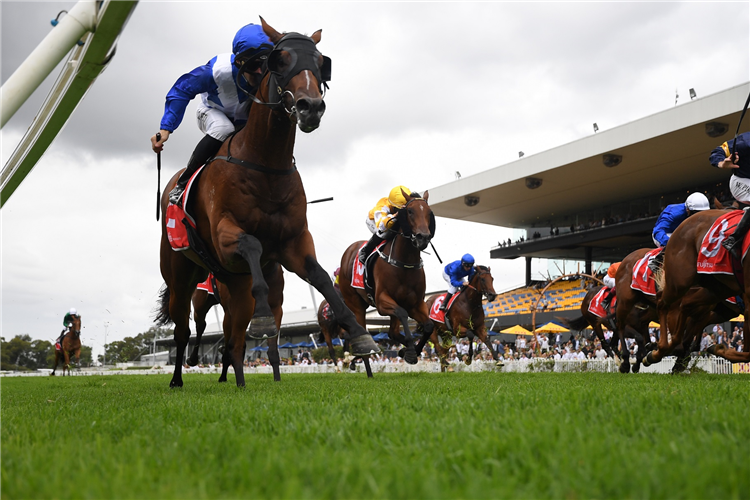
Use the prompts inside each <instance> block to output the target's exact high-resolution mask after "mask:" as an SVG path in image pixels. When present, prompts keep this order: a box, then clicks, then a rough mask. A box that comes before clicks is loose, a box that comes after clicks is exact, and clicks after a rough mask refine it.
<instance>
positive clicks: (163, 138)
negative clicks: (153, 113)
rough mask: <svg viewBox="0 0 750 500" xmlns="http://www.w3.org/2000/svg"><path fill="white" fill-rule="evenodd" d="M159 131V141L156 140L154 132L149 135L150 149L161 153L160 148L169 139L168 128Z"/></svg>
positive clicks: (162, 147)
mask: <svg viewBox="0 0 750 500" xmlns="http://www.w3.org/2000/svg"><path fill="white" fill-rule="evenodd" d="M159 133H160V134H161V140H160V141H157V140H156V134H154V135H152V136H151V149H153V150H154V153H161V150H162V149H164V143H165V142H167V139H169V130H160V131H159Z"/></svg>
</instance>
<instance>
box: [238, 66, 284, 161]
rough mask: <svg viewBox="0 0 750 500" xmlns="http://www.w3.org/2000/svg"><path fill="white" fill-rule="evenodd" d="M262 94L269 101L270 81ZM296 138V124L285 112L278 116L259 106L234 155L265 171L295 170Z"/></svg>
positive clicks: (239, 137)
mask: <svg viewBox="0 0 750 500" xmlns="http://www.w3.org/2000/svg"><path fill="white" fill-rule="evenodd" d="M258 94H259V96H258V97H259V98H260V100H262V101H265V102H267V101H268V83H267V80H265V81H264V82H263V84H262V88H261V90H259V91H258ZM264 94H265V95H264ZM295 138H296V127H295V124H294V123H292V121H291V120H290V119H289V117H288V116H286V114H285V113H284V112H282V111H275V112H274V111H272V110H271V108H269V107H267V106H264V105H262V104H257V103H255V104H253V105H252V106H251V107H250V114H249V115H248V118H247V124H246V125H245V127H244V128H243V129H242V130H241V131H240V132H238V133H237V135H236V137H235V138H234V141H233V142H232V152H231V153H232V156H235V157H237V158H240V159H242V160H245V161H251V162H254V163H258V164H260V165H263V166H264V167H268V168H277V169H279V170H286V169H288V168H290V167H291V166H292V157H293V155H294V141H295Z"/></svg>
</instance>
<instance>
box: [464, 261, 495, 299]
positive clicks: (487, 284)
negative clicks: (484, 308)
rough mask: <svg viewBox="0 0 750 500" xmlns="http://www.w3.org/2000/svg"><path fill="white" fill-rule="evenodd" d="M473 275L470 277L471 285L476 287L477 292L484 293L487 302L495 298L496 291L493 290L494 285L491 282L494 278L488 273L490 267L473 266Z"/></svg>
mask: <svg viewBox="0 0 750 500" xmlns="http://www.w3.org/2000/svg"><path fill="white" fill-rule="evenodd" d="M474 271H475V274H474V277H473V278H472V279H471V283H470V284H471V286H473V287H474V288H476V289H477V291H478V292H479V293H481V294H482V295H485V296H486V297H487V300H488V301H489V302H492V301H493V300H495V297H497V293H496V292H495V286H494V285H493V284H492V283H493V281H495V279H494V278H493V277H492V274H491V273H490V268H489V267H487V266H480V265H478V264H477V265H476V266H474Z"/></svg>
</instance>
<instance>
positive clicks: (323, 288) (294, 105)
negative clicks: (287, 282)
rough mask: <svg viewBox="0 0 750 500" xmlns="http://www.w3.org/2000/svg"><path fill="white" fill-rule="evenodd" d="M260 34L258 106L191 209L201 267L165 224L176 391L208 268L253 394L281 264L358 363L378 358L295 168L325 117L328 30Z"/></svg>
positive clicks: (163, 308) (238, 366)
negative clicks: (311, 222) (250, 371)
mask: <svg viewBox="0 0 750 500" xmlns="http://www.w3.org/2000/svg"><path fill="white" fill-rule="evenodd" d="M261 25H262V27H263V31H264V32H265V33H266V35H268V38H269V39H270V40H271V41H272V42H273V44H274V49H273V51H272V52H271V53H270V54H269V56H268V63H267V72H266V73H265V74H264V76H263V78H262V81H261V84H260V85H259V87H258V90H257V93H256V95H255V96H253V97H252V99H253V101H254V102H255V103H254V104H253V105H252V106H251V107H250V111H249V114H248V120H247V124H246V125H245V127H244V128H242V129H241V130H240V131H239V132H237V133H236V134H235V135H234V136H232V137H230V139H229V140H228V141H227V142H225V143H224V144H223V145H222V147H221V149H220V150H219V153H218V155H217V156H216V157H215V158H214V159H213V161H212V162H210V163H209V164H208V167H207V168H205V169H204V171H203V172H202V178H201V179H200V181H199V183H198V185H197V188H193V189H194V193H192V194H191V196H190V198H191V199H190V201H189V203H188V204H187V206H186V207H185V208H186V210H187V211H188V212H190V213H191V214H192V215H193V218H194V219H195V223H196V229H195V232H196V234H195V239H196V240H197V241H200V242H202V243H203V245H205V248H204V249H203V250H199V251H201V253H202V254H203V258H201V257H200V256H199V255H198V253H197V251H196V248H194V247H193V246H192V245H191V249H188V250H186V251H183V252H175V251H173V250H172V248H171V247H170V244H169V241H168V238H167V229H166V220H167V217H163V218H162V221H163V222H162V238H161V253H160V257H161V258H160V267H161V273H162V276H163V278H164V281H165V285H166V286H165V287H163V288H162V292H161V296H160V309H159V312H158V314H157V316H156V321H157V323H158V324H161V325H165V324H168V323H170V322H174V324H175V328H174V339H175V343H176V344H177V355H176V362H175V371H174V374H173V376H172V380H171V381H170V384H169V385H170V387H182V385H183V381H182V363H183V360H184V355H185V348H186V347H187V344H188V340H189V338H190V325H189V316H190V298H191V295H192V293H193V291H194V290H195V287H196V285H197V284H198V283H200V282H201V281H203V280H205V279H206V276H207V275H208V268H209V267H210V268H211V270H212V272H214V274H215V275H216V277H217V279H219V281H221V282H222V283H224V284H225V285H226V287H227V289H228V291H229V298H228V307H229V309H230V311H231V317H230V318H229V319H228V320H227V319H226V318H225V325H224V326H225V335H227V334H228V335H229V337H230V339H231V342H230V345H228V346H227V347H228V348H230V351H231V353H230V357H231V364H232V366H233V368H234V371H235V375H236V382H237V385H238V386H243V387H244V385H245V378H244V373H243V371H242V368H243V361H244V351H245V332H246V330H247V327H248V324H250V330H249V332H248V333H249V335H250V337H252V338H258V339H262V338H275V337H276V336H277V335H278V328H279V324H278V323H279V321H278V315H274V312H273V309H272V306H271V304H269V295H271V296H274V295H275V296H280V295H281V294H282V293H283V289H281V290H279V289H278V287H279V283H276V282H274V281H273V280H270V279H271V278H272V277H273V276H274V275H275V273H277V272H278V265H279V264H281V265H282V266H283V267H284V268H286V269H287V270H289V271H291V272H293V273H295V274H297V275H298V276H299V277H300V278H302V279H303V280H305V281H308V282H309V283H311V284H312V285H313V286H314V287H315V288H316V289H317V290H318V291H319V292H320V293H321V294H322V295H323V297H325V298H326V300H328V302H329V303H330V304H331V307H332V308H333V309H334V313H335V314H336V317H337V318H338V319H339V322H340V323H341V324H342V326H343V327H344V328H345V329H346V330H347V331H348V332H349V335H350V338H351V344H352V351H353V353H354V354H357V355H359V356H369V355H371V354H375V353H377V352H379V348H378V347H377V344H375V342H374V341H373V340H372V337H370V336H369V335H368V334H367V331H366V330H365V329H364V328H363V327H361V326H360V325H359V324H357V321H356V319H355V317H354V315H353V314H352V312H351V311H350V310H349V309H347V307H346V306H345V305H344V302H343V301H342V300H341V299H340V298H339V297H338V296H337V294H336V292H335V291H334V288H333V284H332V283H331V280H330V279H329V278H328V275H327V273H326V272H325V270H324V269H323V268H322V267H321V266H320V264H319V263H318V261H317V258H316V255H315V244H314V242H313V238H312V235H311V234H310V231H309V230H308V227H307V216H306V213H307V199H306V197H305V190H304V187H303V185H302V180H301V178H300V175H299V173H298V172H297V168H296V166H295V163H294V157H293V153H294V142H295V134H296V128H297V127H299V129H300V130H301V131H303V132H305V133H309V132H312V131H313V130H315V129H317V128H318V127H319V125H320V120H321V118H322V116H323V113H324V112H325V103H324V101H323V98H322V89H323V85H324V84H325V82H326V80H325V78H328V74H327V73H328V72H329V71H330V66H329V65H328V63H327V61H328V60H327V59H326V58H324V57H323V56H322V54H321V53H320V52H318V50H317V48H316V45H317V44H318V42H320V39H321V31H320V30H318V31H316V32H315V33H313V34H312V35H311V36H309V37H308V36H305V35H301V34H298V33H286V34H283V35H282V34H281V33H279V32H277V31H276V30H275V29H274V28H272V27H271V26H269V25H268V24H267V23H266V21H265V20H264V19H263V18H261ZM178 175H179V172H178V174H175V176H174V177H172V179H171V180H170V182H169V184H168V186H167V188H166V189H165V190H164V196H162V199H161V209H162V212H163V213H166V210H167V204H168V195H167V193H168V192H169V191H170V190H171V188H172V187H173V186H174V184H175V183H176V180H177V178H178ZM178 223H179V221H178ZM188 231H189V230H188ZM269 280H270V281H269ZM280 286H282V287H283V282H282V283H281V285H280ZM251 300H254V301H255V307H254V308H253V309H251V308H249V307H247V304H249V303H250V301H251ZM227 321H229V323H230V324H227Z"/></svg>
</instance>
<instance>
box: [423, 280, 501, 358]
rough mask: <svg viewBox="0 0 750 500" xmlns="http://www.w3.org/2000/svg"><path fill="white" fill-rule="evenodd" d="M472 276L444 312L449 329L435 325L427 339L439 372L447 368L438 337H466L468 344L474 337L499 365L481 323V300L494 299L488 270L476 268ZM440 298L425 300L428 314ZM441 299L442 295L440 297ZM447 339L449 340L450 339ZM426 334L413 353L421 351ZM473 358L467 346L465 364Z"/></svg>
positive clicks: (493, 290) (495, 294)
mask: <svg viewBox="0 0 750 500" xmlns="http://www.w3.org/2000/svg"><path fill="white" fill-rule="evenodd" d="M474 269H475V271H476V272H475V273H474V276H473V277H472V278H471V282H469V284H468V285H466V286H465V287H463V289H462V290H461V293H460V294H459V295H458V297H456V300H454V301H453V304H452V305H451V307H450V309H448V310H447V311H446V316H447V319H448V321H449V322H450V326H451V328H450V329H449V328H448V326H447V325H446V323H440V322H437V323H436V327H437V328H435V330H434V331H433V332H432V335H430V336H429V338H430V339H432V343H433V345H434V346H435V350H436V351H437V352H438V357H439V358H440V365H441V369H444V368H445V366H446V365H447V361H446V357H447V355H448V350H447V349H446V348H445V347H443V343H442V342H441V340H442V339H441V337H446V336H450V337H453V336H456V337H457V338H459V339H461V338H465V337H468V338H469V340H470V341H473V340H474V337H475V336H476V337H479V340H481V341H482V342H483V343H484V344H485V345H486V346H487V349H489V352H490V353H491V354H492V359H494V360H495V362H496V363H500V362H501V361H500V359H499V358H498V353H497V352H496V351H495V349H493V347H492V344H491V342H490V341H489V337H488V335H487V326H486V325H485V323H484V308H483V307H482V298H483V297H487V300H488V301H489V302H492V301H493V300H495V297H496V296H497V293H496V292H495V288H494V286H493V284H492V282H493V281H494V279H493V277H492V274H491V273H490V268H489V267H486V266H480V265H477V266H475V267H474ZM438 297H441V295H434V296H432V297H430V298H429V299H427V310H428V311H432V310H433V308H434V307H435V301H436V300H437V299H438ZM442 297H443V298H445V296H442ZM450 337H449V338H450ZM427 339H428V335H422V338H421V339H420V340H419V343H418V344H417V354H419V353H421V352H422V349H423V348H424V346H425V344H426V343H427ZM473 357H474V343H473V342H471V343H469V356H468V359H467V361H466V364H467V365H470V364H471V361H472V358H473Z"/></svg>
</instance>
